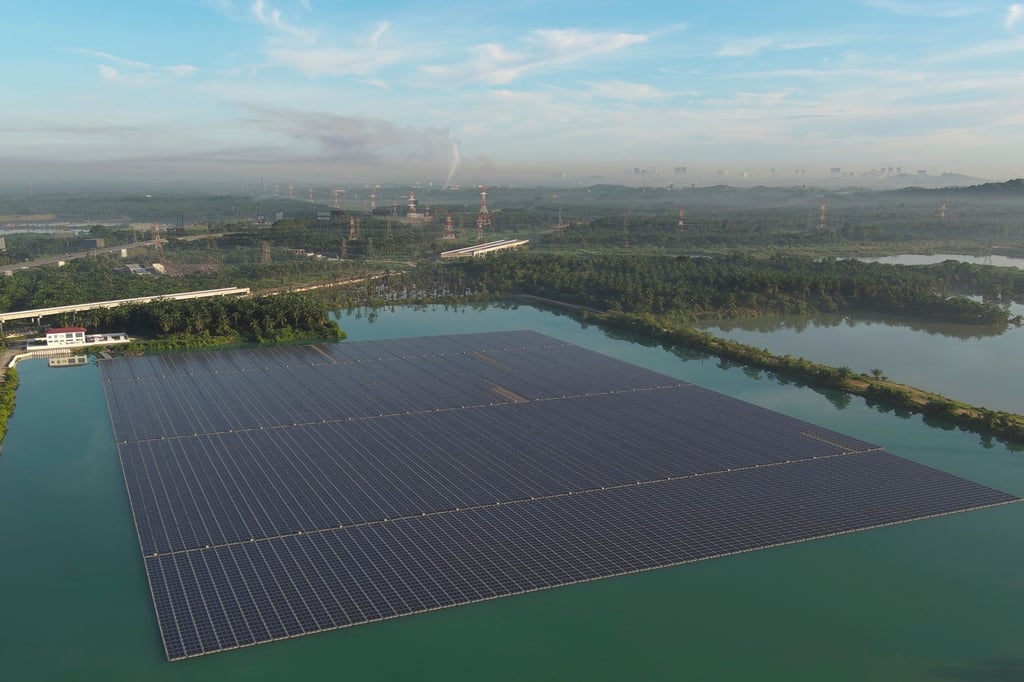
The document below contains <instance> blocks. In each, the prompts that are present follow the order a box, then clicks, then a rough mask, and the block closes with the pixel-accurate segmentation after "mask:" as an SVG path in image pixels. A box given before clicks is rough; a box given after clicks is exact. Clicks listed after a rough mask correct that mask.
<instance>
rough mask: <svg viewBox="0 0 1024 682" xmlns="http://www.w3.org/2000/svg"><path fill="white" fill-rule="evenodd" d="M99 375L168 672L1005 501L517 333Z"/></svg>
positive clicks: (208, 356) (199, 359)
mask: <svg viewBox="0 0 1024 682" xmlns="http://www.w3.org/2000/svg"><path fill="white" fill-rule="evenodd" d="M99 366H100V371H101V376H102V379H103V386H104V392H105V395H106V398H107V405H108V408H109V411H110V417H111V422H112V424H113V429H114V435H115V438H116V441H117V449H118V454H119V456H120V460H121V466H122V469H123V471H124V478H125V484H126V486H127V490H128V495H129V498H130V502H131V508H132V513H133V515H134V517H135V525H136V528H137V530H138V537H139V545H140V547H141V550H142V554H143V558H144V562H145V568H146V572H147V575H148V578H149V584H150V588H151V591H152V595H153V602H154V605H155V608H156V616H157V621H158V624H159V628H160V633H161V635H162V638H163V642H164V648H165V651H166V654H167V657H168V658H169V659H171V660H175V659H180V658H186V657H189V656H196V655H200V654H206V653H211V652H215V651H222V650H224V649H232V648H236V647H241V646H248V645H252V644H258V643H261V642H268V641H272V640H276V639H283V638H287V637H294V636H298V635H302V634H307V633H311V632H318V631H322V630H329V629H333V628H340V627H345V626H349V625H356V624H359V623H366V622H370V621H376V620H381V619H384V618H391V617H394V616H400V615H405V614H410V613H417V612H422V611H429V610H432V609H438V608H442V607H447V606H453V605H456V604H465V603H469V602H475V601H480V600H484V599H491V598H495V597H501V596H506V595H511V594H517V593H522V592H527V591H531V590H538V589H544V588H549V587H554V586H558V585H566V584H570V583H576V582H580V581H585V580H593V579H595V578H602V577H607V576H614V575H621V574H625V573H630V572H635V571H642V570H646V569H651V568H656V567H661V566H670V565H673V564H679V563H684V562H689V561H697V560H701V559H707V558H710V557H716V556H722V555H726V554H732V553H736V552H744V551H749V550H754V549H760V548H765V547H771V546H775V545H780V544H785V543H791V542H797V541H801V540H808V539H812V538H820V537H824V536H829V535H833V534H837V533H846V532H850V531H855V530H862V529H866V528H872V527H877V526H881V525H886V524H892V523H899V522H903V521H909V520H912V519H919V518H925V517H929V516H936V515H941V514H948V513H952V512H957V511H963V510H967V509H974V508H980V507H986V506H991V505H997V504H1004V503H1008V502H1015V501H1018V498H1016V497H1014V496H1012V495H1008V494H1006V493H1003V492H999V491H996V490H992V489H990V488H986V487H984V486H981V485H978V484H975V483H972V482H970V481H965V480H963V479H960V478H957V477H955V476H952V475H950V474H946V473H943V472H940V471H936V470H934V469H930V468H928V467H925V466H922V465H920V464H916V463H913V462H910V461H907V460H904V459H901V458H899V457H896V456H893V455H891V454H889V453H887V452H885V451H883V450H881V449H880V448H878V447H875V446H872V445H870V444H868V443H864V442H861V441H859V440H855V439H852V438H849V437H847V436H843V435H841V434H838V433H834V432H831V431H828V430H825V429H821V428H819V427H816V426H813V425H811V424H808V423H805V422H801V421H799V420H796V419H792V418H790V417H786V416H783V415H780V414H777V413H774V412H771V411H769V410H765V409H763V408H760V407H756V406H754V405H750V404H747V403H744V402H741V401H738V400H735V399H732V398H729V397H726V396H723V395H720V394H718V393H715V392H713V391H709V390H706V389H702V388H700V387H698V386H695V385H692V384H689V383H686V382H683V381H679V380H676V379H672V378H670V377H667V376H664V375H661V374H658V373H655V372H651V371H648V370H645V369H642V368H639V367H636V366H633V365H630V364H628V363H625V362H622V361H619V360H616V359H613V358H610V357H607V356H604V355H601V354H599V353H595V352H592V351H589V350H585V349H582V348H579V347H577V346H573V345H571V344H567V343H563V342H561V341H557V340H555V339H552V338H549V337H546V336H542V335H540V334H536V333H533V332H499V333H487V334H468V335H459V336H439V337H423V338H411V339H401V340H391V341H373V342H345V343H338V344H325V345H312V346H290V347H274V348H262V349H250V350H225V351H215V352H197V353H187V354H177V355H157V356H147V357H140V358H118V359H113V360H103V361H101V362H100V363H99Z"/></svg>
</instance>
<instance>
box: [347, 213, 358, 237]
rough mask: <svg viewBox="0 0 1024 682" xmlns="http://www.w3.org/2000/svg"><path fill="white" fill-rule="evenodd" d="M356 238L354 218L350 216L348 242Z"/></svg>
mask: <svg viewBox="0 0 1024 682" xmlns="http://www.w3.org/2000/svg"><path fill="white" fill-rule="evenodd" d="M356 239H357V236H356V219H355V218H354V217H350V218H349V219H348V240H349V241H350V242H354V241H355V240H356Z"/></svg>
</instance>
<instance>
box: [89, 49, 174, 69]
mask: <svg viewBox="0 0 1024 682" xmlns="http://www.w3.org/2000/svg"><path fill="white" fill-rule="evenodd" d="M75 51H76V52H78V54H84V55H88V56H90V57H98V58H100V59H102V60H104V61H108V62H114V63H115V64H120V65H122V66H129V67H131V68H134V69H152V68H154V67H153V65H152V64H147V63H146V62H137V61H135V60H132V59H125V58H124V57H118V56H117V55H116V54H110V53H109V52H101V51H100V50H87V49H84V48H83V49H78V50H75Z"/></svg>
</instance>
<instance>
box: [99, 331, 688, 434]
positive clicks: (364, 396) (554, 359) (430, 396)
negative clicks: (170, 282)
mask: <svg viewBox="0 0 1024 682" xmlns="http://www.w3.org/2000/svg"><path fill="white" fill-rule="evenodd" d="M274 350H276V351H277V352H275V353H273V355H274V356H275V357H277V356H279V355H280V349H274ZM253 354H256V355H261V354H262V351H259V352H256V351H254V352H253ZM158 357H164V356H158ZM174 357H179V356H174ZM257 362H258V360H257ZM174 364H175V370H176V371H177V373H174V374H168V375H167V376H163V377H160V376H151V375H146V374H142V375H140V376H139V378H137V379H136V380H131V379H125V378H121V379H114V378H113V376H114V375H115V374H120V373H121V372H122V370H115V369H111V370H109V371H107V372H105V374H104V378H105V379H106V381H105V382H104V385H105V386H107V393H108V401H109V402H111V403H112V410H111V412H112V415H113V419H114V430H115V433H117V434H118V439H119V440H127V441H132V440H142V439H146V438H158V437H161V436H171V435H192V434H196V433H219V432H223V431H230V430H239V429H245V428H254V427H259V426H269V425H290V424H295V423H308V422H316V421H323V420H337V419H346V418H355V417H366V416H378V415H384V414H396V413H405V412H409V411H416V410H423V409H438V408H449V407H460V406H466V405H481V404H483V405H486V404H490V403H492V402H515V401H517V400H536V399H542V398H551V397H561V396H563V395H567V394H571V395H580V394H587V393H594V392H601V391H621V390H630V389H634V388H651V387H656V386H663V385H679V384H681V383H683V382H678V381H675V380H672V379H669V378H668V377H664V376H662V375H659V374H656V373H654V372H647V371H645V370H639V368H634V367H631V366H630V365H627V364H626V363H622V362H620V361H617V360H614V359H612V358H608V357H606V356H603V355H600V354H598V353H592V352H588V351H582V352H580V349H576V348H570V347H567V346H565V345H548V346H545V347H540V348H536V349H534V351H533V352H523V351H521V350H512V351H495V352H493V353H490V354H488V355H484V354H482V353H445V354H443V355H442V354H439V353H435V354H422V355H408V356H403V357H393V356H389V359H388V360H387V361H380V362H376V361H375V362H373V363H370V364H337V365H333V364H321V365H297V366H294V367H291V368H287V369H286V368H282V367H272V368H270V369H266V368H263V367H260V366H255V363H253V364H254V366H251V367H246V368H242V369H238V370H236V371H230V372H224V373H214V372H210V371H208V370H206V369H202V370H201V371H195V372H186V371H185V369H186V368H185V367H184V366H183V365H182V364H181V360H180V359H177V360H175V361H174ZM206 364H208V363H203V366H204V367H205V365H206ZM233 364H234V365H236V366H237V365H238V363H237V362H235V363H233ZM146 366H147V367H148V366H150V365H146ZM153 382H158V384H159V385H158V387H154V386H153ZM112 384H116V388H117V390H116V391H112V390H110V386H111V385H112ZM197 405H201V406H202V409H198V410H197V409H196V406H197Z"/></svg>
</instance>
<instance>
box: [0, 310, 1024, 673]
mask: <svg viewBox="0 0 1024 682" xmlns="http://www.w3.org/2000/svg"><path fill="white" fill-rule="evenodd" d="M340 321H341V324H342V327H343V328H344V329H345V331H346V332H347V333H348V334H349V338H350V339H353V340H363V339H375V338H393V337H401V336H416V335H425V334H450V333H460V332H471V331H487V330H499V329H533V330H536V331H539V332H542V333H546V334H549V335H551V336H554V337H557V338H560V339H563V340H566V341H569V342H572V343H576V344H579V345H581V346H585V347H587V348H591V349H594V350H597V351H600V352H603V353H608V354H610V355H614V356H616V357H619V358H622V359H624V360H627V361H630V362H634V363H636V364H639V365H642V366H645V367H648V368H651V369H654V370H657V371H661V372H664V373H666V374H669V375H671V376H674V377H678V378H681V379H685V380H688V381H693V382H695V383H698V384H701V385H703V386H706V387H709V388H712V389H714V390H717V391H721V392H723V393H727V394H729V395H733V396H735V397H738V398H741V399H743V400H748V401H751V402H754V403H757V404H760V405H763V406H766V407H769V408H771V409H774V410H778V411H780V412H783V413H786V414H789V415H792V416H795V417H798V418H801V419H805V420H807V421H811V422H814V423H817V424H820V425H821V426H824V427H827V428H832V429H835V430H837V431H840V432H845V433H848V434H850V435H852V436H855V437H858V438H862V439H864V440H867V441H870V442H873V443H877V444H879V445H881V446H884V447H885V448H887V449H888V450H889V451H890V452H893V453H894V454H897V455H900V456H902V457H907V458H909V459H913V460H915V461H919V462H922V463H925V464H928V465H930V466H934V467H936V468H939V469H943V470H946V471H950V472H952V473H955V474H957V475H960V476H964V477H966V478H969V479H972V480H975V481H978V482H981V483H984V484H987V485H991V486H994V487H997V488H1000V489H1002V490H1006V491H1008V492H1012V493H1015V494H1018V495H1024V455H1022V454H1019V453H1012V452H1009V451H1008V450H1007V449H1006V448H1003V447H1002V446H1000V445H998V444H997V445H995V446H992V447H988V448H986V447H984V446H983V445H982V444H980V443H979V439H978V437H977V436H974V435H971V434H964V433H960V432H958V431H945V430H942V429H935V428H931V427H928V426H926V425H924V424H923V423H922V422H921V420H920V419H919V418H916V417H912V418H909V419H901V418H899V417H897V416H894V415H892V414H884V413H881V412H878V411H875V410H873V409H871V408H869V407H867V406H866V405H865V404H864V403H863V401H861V400H860V399H858V398H852V399H850V400H848V401H846V400H843V399H842V398H840V397H837V396H835V395H825V394H821V393H818V392H815V391H812V390H809V389H806V388H800V387H797V386H794V385H786V384H782V383H778V382H775V381H773V380H771V379H769V378H768V377H767V376H765V375H763V374H757V373H754V372H744V371H742V370H741V369H736V368H724V369H723V368H722V367H721V366H720V365H719V363H718V362H717V361H716V360H715V359H712V358H702V357H693V356H690V355H687V354H686V353H681V352H672V351H670V350H666V349H664V348H661V347H656V346H650V345H645V344H643V343H640V342H637V340H635V339H629V338H615V337H611V336H609V335H607V334H605V333H604V332H603V331H601V330H600V329H598V328H595V327H581V326H580V325H579V324H578V323H577V322H575V321H574V320H572V319H570V318H568V317H565V316H560V315H558V314H555V313H551V312H546V311H541V310H537V309H534V308H531V307H526V306H518V307H517V306H506V307H503V306H490V307H483V308H473V307H468V308H458V309H453V308H449V309H445V308H443V307H437V308H434V307H428V308H422V309H410V308H398V309H395V310H394V311H390V310H380V311H376V312H373V313H367V312H365V311H363V312H358V313H348V314H342V315H341V318H340ZM862 326H863V330H866V331H870V332H876V333H884V329H886V328H887V327H886V325H882V324H872V325H866V324H865V325H862ZM860 329H861V326H854V327H852V328H851V330H853V331H857V330H860ZM915 333H918V334H921V335H922V337H926V338H939V339H943V340H944V341H943V343H945V342H946V341H945V339H947V338H950V337H943V336H941V335H940V336H938V337H934V336H932V335H929V334H927V333H924V332H915ZM768 336H771V337H772V338H778V337H777V336H773V335H771V334H769V335H768ZM873 338H877V336H871V335H868V336H866V337H864V338H862V339H861V342H860V343H861V344H865V343H871V342H873V341H872V339H873ZM997 338H1002V337H997ZM1015 338H1017V339H1018V344H1019V339H1020V336H1017V337H1015ZM984 341H985V339H984V338H982V339H974V338H970V337H968V338H966V339H960V338H955V337H953V338H952V340H950V341H949V343H950V344H952V345H955V346H959V348H960V354H959V355H956V356H950V357H951V359H950V360H949V361H948V362H949V363H951V365H950V366H947V365H946V364H943V363H937V364H936V367H935V368H934V370H933V373H934V374H935V375H936V377H941V376H945V375H946V372H947V370H949V369H951V368H952V365H958V364H962V363H969V362H974V361H975V360H977V358H976V356H977V355H988V354H989V353H990V351H988V350H978V349H979V348H984V346H979V345H978V344H979V343H980V342H982V343H983V342H984ZM783 352H788V353H790V354H792V355H794V356H796V355H805V356H806V357H811V356H810V355H808V354H807V353H802V352H800V351H795V350H785V351H783ZM977 361H978V362H979V363H980V362H981V360H977ZM842 364H848V365H850V366H854V361H852V360H844V361H843V363H842ZM869 364H870V365H871V366H875V365H876V364H877V365H878V366H881V367H883V368H884V369H885V370H886V371H887V373H889V374H890V375H892V376H894V378H895V374H896V371H897V369H898V367H897V363H895V362H892V361H890V362H883V361H879V362H877V363H869ZM855 368H857V369H860V367H855ZM864 369H867V367H866V368H864ZM19 371H20V374H21V379H22V384H21V388H20V389H19V391H18V404H17V409H16V412H15V414H14V416H13V418H12V419H11V422H10V430H9V432H8V435H7V438H6V440H5V442H4V444H3V454H2V456H0V604H2V610H0V614H2V618H0V671H2V674H3V677H4V679H5V680H12V681H16V682H20V681H22V680H33V681H34V680H92V679H101V680H143V679H144V680H228V679H231V680H282V679H289V680H308V679H352V680H446V681H453V680H616V681H619V680H684V679H685V680H689V679H693V680H752V679H759V680H775V679H778V680H814V681H816V682H818V681H820V680H869V679H870V680H899V681H907V680H1004V679H1005V680H1011V679H1020V678H1024V653H1022V652H1024V648H1022V640H1024V615H1022V610H1021V608H1020V604H1021V603H1022V601H1024V581H1022V580H1021V578H1020V571H1019V567H1020V566H1021V565H1022V564H1024V543H1022V542H1020V540H1019V532H1018V531H1019V529H1020V528H1021V527H1022V525H1024V504H1015V505H1009V506H1003V507H998V508H993V509H987V510H981V511H977V512H971V513H966V514H957V515H952V516H946V517H941V518H936V519H930V520H926V521H920V522H915V523H910V524H903V525H898V526H892V527H887V528H882V529H877V530H872V531H869V532H864V533H854V534H850V535H844V536H839V537H835V538H830V539H826V540H818V541H813V542H807V543H803V544H798V545H792V546H787V547H780V548H775V549H771V550H765V551H760V552H753V553H749V554H743V555H738V556H733V557H727V558H723V559H716V560H712V561H706V562H700V563H695V564H689V565H684V566H678V567H674V568H669V569H662V570H656V571H650V572H646V573H641V574H636V575H631V576H626V577H621V578H614V579H609V580H601V581H597V582H593V583H588V584H583V585H576V586H571V587H566V588H559V589H556V590H550V591H546V592H539V593H533V594H528V595H523V596H518V597H512V598H507V599H499V600H495V601H492V602H486V603H481V604H474V605H470V606H464V607H458V608H453V609H446V610H442V611H438V612H433V613H428V614H423V615H417V616H412V617H408V618H400V619H396V620H393V621H387V622H381V623H375V624H371V625H367V626H362V627H357V628H351V629H347V630H339V631H334V632H328V633H323V634H319V635H313V636H308V637H301V638H298V639H294V640H288V641H284V642H278V643H274V644H268V645H262V646H258V647H253V648H249V649H243V650H238V651H232V652H227V653H223V654H216V655H212V656H206V657H201V658H198V659H192V660H187V661H182V662H178V663H173V664H172V663H167V662H166V661H165V660H164V658H163V651H162V648H161V645H160V641H159V636H158V632H157V628H156V624H155V621H154V616H153V608H152V604H151V602H150V596H149V590H148V586H147V584H146V581H145V577H144V572H143V566H142V561H141V558H140V556H139V549H138V545H137V542H136V538H135V533H134V527H133V525H132V521H131V516H130V511H129V508H128V502H127V498H126V495H125V492H124V484H123V481H122V480H121V472H120V467H119V466H118V462H117V455H116V449H115V447H114V444H113V442H112V435H111V430H110V425H109V421H108V418H107V413H106V407H105V405H104V402H103V395H102V390H101V387H100V383H99V376H98V372H97V369H96V367H95V365H88V366H86V367H80V368H63V369H52V368H48V367H47V366H46V364H45V362H42V361H30V362H27V363H25V364H23V365H21V366H19ZM967 383H972V382H967ZM977 383H980V384H982V385H983V386H989V382H987V381H985V382H980V381H979V382H977ZM961 388H967V386H961ZM981 390H982V391H983V392H984V390H986V389H984V388H982V389H981ZM1001 391H1002V389H994V390H993V392H992V393H991V394H988V395H982V397H983V398H984V399H982V400H979V401H978V402H980V403H982V404H988V405H990V406H994V403H995V402H996V401H997V400H1002V399H1005V398H1007V397H1008V396H1007V395H1002V394H1001ZM950 393H951V394H952V395H953V396H954V397H963V396H962V395H961V394H962V391H950Z"/></svg>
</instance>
